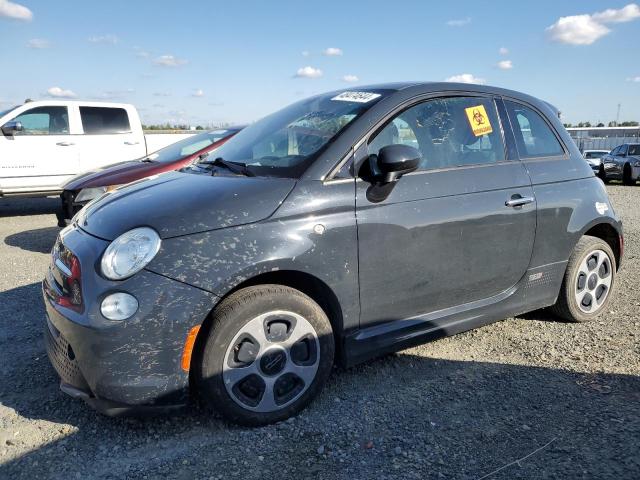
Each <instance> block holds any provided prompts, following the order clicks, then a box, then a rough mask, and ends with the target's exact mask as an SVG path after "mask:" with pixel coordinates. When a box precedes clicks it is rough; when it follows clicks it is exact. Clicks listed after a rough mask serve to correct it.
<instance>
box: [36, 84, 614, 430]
mask: <svg viewBox="0 0 640 480" xmlns="http://www.w3.org/2000/svg"><path fill="white" fill-rule="evenodd" d="M623 245H624V242H623V236H622V224H621V222H620V219H619V218H618V216H617V215H616V213H615V212H614V210H613V207H612V206H611V203H610V201H609V198H608V196H607V193H606V190H605V187H604V185H603V183H602V182H601V181H600V180H599V179H597V178H596V177H595V176H594V173H593V171H592V169H591V168H590V167H589V165H588V164H587V163H586V162H585V161H584V159H583V158H582V155H581V154H580V152H579V151H578V149H577V147H576V145H575V143H574V142H573V140H572V139H571V138H570V137H569V135H568V134H567V132H566V131H565V129H564V128H563V126H562V124H561V123H560V121H559V119H558V117H557V114H556V112H555V111H554V110H553V109H552V108H551V107H550V106H549V105H548V104H547V103H545V102H543V101H540V100H537V99H535V98H533V97H530V96H528V95H524V94H521V93H517V92H513V91H509V90H504V89H499V88H493V87H488V86H480V85H468V84H455V83H393V84H384V85H377V86H371V87H360V88H357V89H349V90H344V91H337V92H332V93H327V94H322V95H317V96H314V97H312V98H309V99H306V100H302V101H300V102H298V103H295V104H293V105H291V106H289V107H287V108H285V109H283V110H280V111H278V112H276V113H274V114H272V115H270V116H268V117H266V118H264V119H262V120H260V121H258V122H255V123H254V124H252V125H250V126H248V127H247V128H246V129H244V130H243V131H241V132H240V133H238V134H237V135H236V136H234V137H233V138H232V139H230V140H229V141H228V142H227V143H225V144H224V145H223V146H221V147H220V148H219V149H218V150H216V152H215V158H211V159H210V161H209V162H208V163H207V165H200V166H199V167H198V169H197V174H195V173H188V172H171V173H166V174H163V175H159V176H157V177H152V178H147V179H144V180H140V181H138V182H135V183H132V184H129V185H127V186H125V187H122V188H118V189H116V190H114V191H112V192H110V193H107V194H105V195H103V196H102V197H101V198H99V199H97V200H95V201H93V202H92V203H90V204H88V205H87V206H86V207H85V208H84V209H83V210H82V211H81V212H80V213H79V214H78V215H76V217H75V219H74V222H73V224H72V225H70V226H69V227H67V228H65V229H64V230H62V232H61V233H60V236H59V238H58V240H57V242H56V244H55V246H54V249H53V251H52V256H51V265H50V268H49V270H48V272H47V274H46V277H45V279H44V281H43V293H44V302H45V305H46V311H47V319H46V326H45V337H46V344H47V351H48V354H49V358H50V360H51V362H52V364H53V365H54V367H55V368H56V370H57V372H58V374H59V375H60V377H61V388H62V390H63V391H65V392H66V393H68V394H70V395H72V396H74V397H77V398H81V399H83V400H85V401H86V402H87V403H89V404H91V405H92V406H94V407H95V408H97V409H99V410H100V411H102V412H104V413H107V414H110V415H119V414H124V413H131V412H136V411H139V410H145V409H146V410H149V409H151V410H153V409H156V410H166V409H169V408H174V407H179V406H184V405H186V404H187V403H188V402H189V400H190V399H191V398H194V397H195V396H197V397H199V398H200V400H201V401H202V402H203V403H204V404H205V405H207V406H210V407H212V408H213V409H215V410H217V411H219V412H221V413H222V414H224V416H225V417H226V418H228V419H229V420H231V421H234V422H238V423H241V424H245V425H263V424H267V423H271V422H276V421H280V420H283V419H285V418H288V417H290V416H291V415H295V414H296V413H297V412H299V411H300V410H301V409H302V408H304V407H305V406H306V405H307V404H308V403H309V402H310V401H311V400H312V399H313V398H314V397H315V396H316V395H317V394H318V393H319V391H320V389H321V388H322V386H323V384H324V383H325V381H326V380H327V378H328V376H329V374H330V372H331V370H332V367H333V366H334V364H338V365H342V366H350V365H354V364H356V363H358V362H363V361H365V360H367V359H370V358H372V357H375V356H379V355H383V354H385V353H387V352H392V351H396V350H400V349H404V348H407V347H410V346H414V345H417V344H420V343H423V342H426V341H429V340H434V339H438V338H441V337H444V336H447V335H453V334H456V333H459V332H463V331H465V330H469V329H472V328H476V327H480V326H482V325H486V324H488V323H491V322H494V321H497V320H500V319H503V318H506V317H509V316H512V315H517V314H522V313H524V312H527V311H531V310H534V309H539V308H543V307H549V306H550V307H552V310H553V311H554V312H555V313H556V314H557V315H558V316H559V317H561V318H563V319H566V320H570V321H577V322H586V321H591V320H594V319H595V318H597V316H598V315H599V314H600V313H602V312H603V311H606V306H607V304H608V302H609V300H610V298H611V292H612V290H613V288H614V285H615V279H616V272H617V269H618V267H619V265H620V261H621V258H622V254H623ZM337 414H338V415H339V412H337Z"/></svg>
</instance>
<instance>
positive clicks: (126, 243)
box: [100, 227, 160, 280]
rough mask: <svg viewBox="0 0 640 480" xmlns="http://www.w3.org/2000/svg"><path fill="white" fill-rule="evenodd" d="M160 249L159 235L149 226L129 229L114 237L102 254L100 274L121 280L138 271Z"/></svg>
mask: <svg viewBox="0 0 640 480" xmlns="http://www.w3.org/2000/svg"><path fill="white" fill-rule="evenodd" d="M158 250H160V236H159V235H158V234H157V233H156V231H155V230H153V229H151V228H149V227H139V228H134V229H133V230H129V231H128V232H126V233H123V234H122V235H120V236H119V237H118V238H116V239H115V240H114V241H113V242H111V244H110V245H109V246H108V247H107V249H106V250H105V252H104V254H103V255H102V261H101V262H100V267H101V269H102V274H103V275H104V276H105V277H107V278H108V279H110V280H123V279H125V278H128V277H130V276H131V275H134V274H135V273H138V272H139V271H140V270H142V269H143V268H144V267H146V266H147V265H148V263H149V262H150V261H151V260H153V257H155V256H156V253H158Z"/></svg>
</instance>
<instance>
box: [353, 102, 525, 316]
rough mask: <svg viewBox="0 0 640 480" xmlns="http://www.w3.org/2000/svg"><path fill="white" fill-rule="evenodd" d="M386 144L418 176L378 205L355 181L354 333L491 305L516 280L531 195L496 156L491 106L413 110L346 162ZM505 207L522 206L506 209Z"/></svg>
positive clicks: (521, 175)
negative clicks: (415, 154)
mask: <svg viewBox="0 0 640 480" xmlns="http://www.w3.org/2000/svg"><path fill="white" fill-rule="evenodd" d="M396 143H402V144H408V145H411V146H415V147H417V148H418V149H419V150H420V151H421V153H422V155H423V162H422V165H421V166H420V167H419V168H418V170H417V171H415V172H413V173H410V174H408V175H405V176H403V177H402V178H401V179H400V180H399V181H398V182H397V184H396V185H395V188H394V189H393V190H392V191H391V193H390V194H389V195H388V196H387V198H385V199H384V200H382V201H376V200H377V199H373V201H372V199H370V198H368V191H369V188H370V184H369V183H367V182H365V181H363V180H359V181H358V182H357V191H356V197H357V198H356V215H357V226H358V242H359V259H360V260H359V266H360V270H359V276H360V277H359V278H360V282H359V283H360V299H361V320H360V324H361V327H367V326H371V325H374V324H377V323H384V322H389V321H394V320H402V319H407V318H411V317H414V316H420V315H423V314H428V313H432V314H433V313H434V312H435V313H436V316H437V312H438V311H440V310H443V309H447V308H450V307H456V306H460V305H464V304H472V302H475V301H478V300H484V299H491V297H495V296H499V295H500V294H501V293H504V292H506V291H508V290H509V289H510V288H511V287H512V286H514V285H515V284H516V283H517V282H518V281H519V280H520V279H521V278H522V276H523V275H524V274H525V271H526V270H527V268H528V266H529V260H530V258H531V253H532V249H533V240H534V237H535V226H536V204H535V198H534V194H533V190H532V187H531V183H530V179H529V176H528V174H527V172H526V170H525V169H524V167H523V165H522V164H521V162H520V161H519V160H518V159H516V158H509V157H508V156H507V154H506V150H505V148H504V141H503V134H502V126H501V122H500V120H499V118H498V114H497V112H496V106H495V103H494V100H493V99H492V98H490V97H479V96H468V97H463V96H461V97H448V98H438V99H431V100H427V101H424V102H422V103H418V104H417V105H414V106H412V107H410V108H408V109H406V110H404V111H402V112H401V113H399V114H398V115H396V116H395V117H394V118H393V119H392V120H391V121H390V122H389V123H387V124H386V125H385V126H384V127H383V128H382V129H381V130H379V131H377V132H374V133H373V135H372V136H371V137H370V138H369V141H368V142H367V143H366V144H365V145H364V146H363V147H361V148H360V149H359V150H358V152H356V155H357V157H356V159H359V160H360V161H361V163H362V162H363V161H366V160H367V159H368V158H370V155H375V154H377V153H378V151H379V150H380V148H382V147H384V146H387V145H391V144H396ZM514 199H516V200H517V199H522V203H521V204H519V205H518V206H507V205H506V203H507V202H509V201H511V200H514Z"/></svg>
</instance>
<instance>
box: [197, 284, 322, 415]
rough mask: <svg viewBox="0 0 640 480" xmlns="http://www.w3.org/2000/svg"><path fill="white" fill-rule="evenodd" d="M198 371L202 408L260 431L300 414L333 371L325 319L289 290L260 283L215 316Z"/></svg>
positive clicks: (312, 304)
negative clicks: (269, 425)
mask: <svg viewBox="0 0 640 480" xmlns="http://www.w3.org/2000/svg"><path fill="white" fill-rule="evenodd" d="M212 320H213V321H212V324H211V327H210V330H209V332H208V333H207V338H206V344H205V346H204V349H203V351H202V358H201V362H200V370H199V371H198V372H197V373H196V375H197V381H198V387H199V388H198V390H199V394H200V397H201V399H202V400H203V401H204V403H205V404H207V405H208V406H210V407H212V408H213V409H214V410H217V411H219V412H221V413H222V414H223V415H224V416H225V417H226V418H227V419H229V420H231V421H233V422H235V423H239V424H242V425H249V426H258V425H266V424H269V423H274V422H278V421H281V420H284V419H286V418H288V417H290V416H292V415H295V414H297V413H298V412H299V411H301V410H302V409H303V408H304V407H305V406H306V405H307V404H309V403H310V402H311V400H312V399H313V398H314V397H315V396H316V395H317V394H318V393H319V392H320V390H321V389H322V386H323V385H324V383H325V381H326V380H327V378H328V376H329V373H330V372H331V368H332V366H333V356H334V340H333V332H332V329H331V324H330V322H329V319H328V318H327V316H326V314H325V313H324V311H323V310H322V308H320V306H318V304H317V303H315V302H314V301H313V300H312V299H311V298H309V297H308V296H306V295H305V294H303V293H302V292H300V291H298V290H295V289H293V288H289V287H285V286H280V285H258V286H253V287H248V288H244V289H242V290H239V291H237V292H235V293H234V294H232V295H230V296H229V297H228V298H227V299H225V300H224V301H223V302H222V303H221V305H220V306H219V307H218V308H217V309H216V310H215V312H214V316H213V319H212Z"/></svg>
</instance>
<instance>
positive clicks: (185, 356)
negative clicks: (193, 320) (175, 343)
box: [181, 325, 200, 372]
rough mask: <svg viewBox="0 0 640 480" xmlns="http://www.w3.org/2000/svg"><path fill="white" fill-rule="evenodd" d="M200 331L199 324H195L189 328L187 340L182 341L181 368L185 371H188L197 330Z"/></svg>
mask: <svg viewBox="0 0 640 480" xmlns="http://www.w3.org/2000/svg"><path fill="white" fill-rule="evenodd" d="M199 331H200V325H196V326H195V327H193V328H192V329H191V330H189V334H188V335H187V340H186V341H185V342H184V350H183V351H182V363H181V366H182V370H184V371H185V372H188V371H189V367H190V366H191V354H192V353H193V346H194V345H195V343H196V337H197V336H198V332H199Z"/></svg>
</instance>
